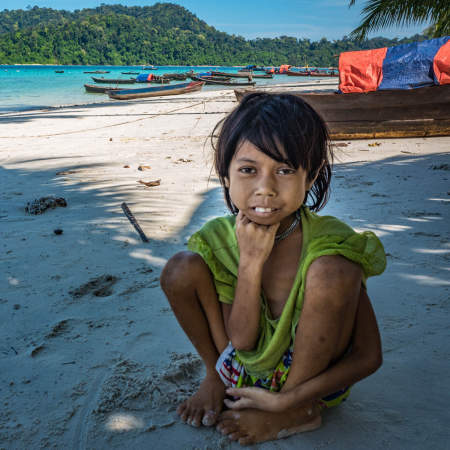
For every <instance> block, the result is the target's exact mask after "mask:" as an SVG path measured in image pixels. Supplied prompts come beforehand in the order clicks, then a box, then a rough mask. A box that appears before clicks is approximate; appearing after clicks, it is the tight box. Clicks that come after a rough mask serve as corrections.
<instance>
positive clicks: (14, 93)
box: [0, 65, 314, 114]
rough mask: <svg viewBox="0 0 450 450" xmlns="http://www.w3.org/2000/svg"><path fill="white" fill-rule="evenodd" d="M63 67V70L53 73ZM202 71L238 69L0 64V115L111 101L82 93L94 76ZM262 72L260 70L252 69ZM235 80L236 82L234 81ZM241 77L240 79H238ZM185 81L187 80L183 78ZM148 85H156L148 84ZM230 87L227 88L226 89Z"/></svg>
mask: <svg viewBox="0 0 450 450" xmlns="http://www.w3.org/2000/svg"><path fill="white" fill-rule="evenodd" d="M56 70H63V71H64V73H56V72H55V71H56ZM95 70H108V71H109V73H107V74H87V73H84V72H85V71H95ZM189 70H193V71H194V72H206V71H208V70H218V71H224V72H237V71H238V68H236V67H228V66H221V67H218V66H214V67H212V66H211V67H204V66H201V67H199V66H158V69H157V70H151V71H149V70H143V66H41V65H32V66H25V65H11V66H8V65H3V66H1V65H0V114H1V113H7V112H11V111H24V110H30V109H41V108H48V107H56V106H62V105H80V104H88V103H103V102H109V101H112V100H110V99H109V97H108V96H107V95H106V94H92V93H86V91H85V88H84V84H95V82H94V81H93V80H92V78H91V77H92V76H94V77H104V78H133V77H135V76H136V75H123V74H122V73H121V72H139V73H153V74H155V75H162V74H164V73H174V72H187V71H189ZM255 73H262V72H255ZM238 80H239V79H237V80H236V81H238ZM242 80H244V79H242ZM313 80H314V78H313V77H305V78H303V77H301V78H300V79H298V78H297V77H295V78H294V79H293V77H288V76H286V75H275V76H274V78H273V79H262V80H257V79H255V81H256V83H257V84H256V86H258V85H267V84H281V83H283V84H284V83H290V84H300V83H308V82H309V83H311V81H313ZM186 81H188V80H186ZM176 83H183V82H182V81H171V84H176ZM121 86H123V88H124V89H133V88H135V87H145V86H148V85H147V84H141V83H140V84H138V85H132V84H129V85H119V87H121ZM151 86H159V85H158V84H152V85H151ZM220 89H227V88H226V87H225V86H204V87H203V90H207V91H210V90H220ZM230 89H231V88H230Z"/></svg>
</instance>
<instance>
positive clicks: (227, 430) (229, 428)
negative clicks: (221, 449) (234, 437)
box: [219, 425, 238, 436]
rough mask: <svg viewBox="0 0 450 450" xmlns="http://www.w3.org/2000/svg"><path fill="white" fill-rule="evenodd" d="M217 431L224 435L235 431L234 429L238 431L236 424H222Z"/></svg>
mask: <svg viewBox="0 0 450 450" xmlns="http://www.w3.org/2000/svg"><path fill="white" fill-rule="evenodd" d="M219 431H220V432H221V433H222V434H223V435H224V436H227V435H229V434H232V433H236V431H238V427H237V426H236V425H228V426H224V427H222V428H220V429H219Z"/></svg>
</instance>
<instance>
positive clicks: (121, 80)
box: [91, 77, 136, 84]
mask: <svg viewBox="0 0 450 450" xmlns="http://www.w3.org/2000/svg"><path fill="white" fill-rule="evenodd" d="M91 78H92V79H93V80H94V81H95V82H96V83H110V84H134V83H136V78H129V79H126V78H96V77H91Z"/></svg>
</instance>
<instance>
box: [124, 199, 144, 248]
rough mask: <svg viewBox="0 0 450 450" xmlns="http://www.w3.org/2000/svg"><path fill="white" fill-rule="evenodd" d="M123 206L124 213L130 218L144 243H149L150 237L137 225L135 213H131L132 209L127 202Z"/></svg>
mask: <svg viewBox="0 0 450 450" xmlns="http://www.w3.org/2000/svg"><path fill="white" fill-rule="evenodd" d="M121 206H122V209H123V212H124V213H125V215H126V216H127V217H128V220H129V221H130V223H131V225H133V227H134V228H135V230H136V231H137V232H138V233H139V236H140V237H141V239H142V241H143V242H149V240H148V237H147V236H146V235H145V233H144V231H143V230H142V228H141V227H140V226H139V224H138V223H137V220H136V218H135V217H134V216H133V213H132V212H131V211H130V208H128V205H127V204H126V203H125V202H123V203H122V205H121Z"/></svg>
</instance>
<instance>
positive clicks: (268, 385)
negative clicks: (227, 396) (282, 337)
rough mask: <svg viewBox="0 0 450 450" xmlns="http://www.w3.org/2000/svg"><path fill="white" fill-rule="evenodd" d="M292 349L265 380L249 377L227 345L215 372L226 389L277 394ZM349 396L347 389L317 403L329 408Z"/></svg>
mask: <svg viewBox="0 0 450 450" xmlns="http://www.w3.org/2000/svg"><path fill="white" fill-rule="evenodd" d="M292 353H293V350H292V348H289V349H288V350H286V352H285V353H284V355H283V357H282V358H281V361H280V362H279V363H278V365H277V366H276V367H275V370H274V371H273V372H272V374H271V375H269V376H268V377H267V378H258V377H255V376H252V375H249V374H248V373H247V372H246V370H245V368H244V365H243V364H242V362H241V360H240V359H239V357H238V356H237V355H236V350H235V348H234V347H233V346H232V345H231V343H229V344H228V346H227V348H226V349H225V350H224V351H223V352H222V354H221V355H220V356H219V359H218V360H217V363H216V370H217V372H218V374H219V376H220V378H221V379H222V381H223V382H224V384H225V386H227V387H237V388H240V387H245V386H255V387H260V388H264V389H268V390H269V391H272V392H278V391H279V390H280V389H281V388H282V386H283V385H284V383H285V382H286V379H287V376H288V374H289V368H290V366H291V363H292ZM349 395H350V388H349V387H347V388H345V389H342V390H340V391H338V392H335V393H334V394H331V395H327V396H326V397H324V398H322V399H321V400H320V401H319V404H320V406H321V407H322V408H330V407H332V406H337V405H339V404H340V403H342V402H343V401H344V400H345V399H346V398H347V397H348V396H349Z"/></svg>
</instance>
